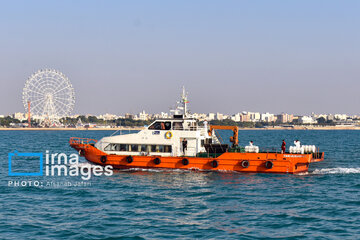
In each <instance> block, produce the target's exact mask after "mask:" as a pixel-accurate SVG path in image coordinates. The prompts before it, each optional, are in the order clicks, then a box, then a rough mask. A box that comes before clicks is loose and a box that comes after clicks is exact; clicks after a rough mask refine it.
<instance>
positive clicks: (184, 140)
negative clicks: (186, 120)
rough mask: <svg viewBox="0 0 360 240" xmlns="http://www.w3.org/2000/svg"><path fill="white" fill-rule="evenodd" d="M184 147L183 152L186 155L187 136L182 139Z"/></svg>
mask: <svg viewBox="0 0 360 240" xmlns="http://www.w3.org/2000/svg"><path fill="white" fill-rule="evenodd" d="M182 147H183V153H184V156H185V151H186V150H187V140H186V138H184V139H183V140H182Z"/></svg>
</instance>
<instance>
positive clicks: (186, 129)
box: [172, 126, 205, 131]
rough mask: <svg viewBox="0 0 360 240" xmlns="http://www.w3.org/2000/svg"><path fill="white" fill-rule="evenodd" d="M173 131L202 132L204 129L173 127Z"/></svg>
mask: <svg viewBox="0 0 360 240" xmlns="http://www.w3.org/2000/svg"><path fill="white" fill-rule="evenodd" d="M172 129H173V130H181V131H198V130H204V129H205V128H204V127H185V128H184V127H182V126H181V127H180V126H179V127H173V128H172Z"/></svg>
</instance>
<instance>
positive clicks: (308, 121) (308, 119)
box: [299, 116, 317, 124]
mask: <svg viewBox="0 0 360 240" xmlns="http://www.w3.org/2000/svg"><path fill="white" fill-rule="evenodd" d="M299 123H302V124H316V123H317V120H316V119H314V118H313V117H311V116H302V117H299Z"/></svg>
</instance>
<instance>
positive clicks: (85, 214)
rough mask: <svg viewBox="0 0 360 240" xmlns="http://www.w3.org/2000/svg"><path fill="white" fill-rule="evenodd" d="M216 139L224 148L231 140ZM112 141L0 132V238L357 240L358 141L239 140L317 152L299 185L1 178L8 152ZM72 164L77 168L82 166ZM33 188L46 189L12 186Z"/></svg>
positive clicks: (356, 137) (187, 175) (281, 133)
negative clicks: (319, 158) (75, 141)
mask: <svg viewBox="0 0 360 240" xmlns="http://www.w3.org/2000/svg"><path fill="white" fill-rule="evenodd" d="M220 133H221V135H222V139H224V140H225V141H227V140H228V138H229V137H230V133H229V132H226V131H223V132H220ZM110 134H111V132H110V131H0V139H1V142H0V157H1V165H0V166H1V176H0V178H1V186H0V193H1V201H0V204H1V210H0V238H1V239H170V238H180V239H272V238H276V239H278V238H283V239H360V192H359V191H360V131H351V130H334V131H325V130H321V131H316V130H249V131H240V132H239V139H240V145H242V146H245V145H247V144H248V142H249V141H251V140H252V141H254V145H257V146H259V147H260V148H263V149H275V150H278V151H280V148H281V142H282V139H285V141H286V142H287V147H289V146H291V145H293V141H294V140H296V139H299V140H300V141H301V143H302V144H305V145H316V146H317V147H319V148H320V151H324V152H325V160H324V161H323V162H319V163H313V164H311V166H310V169H309V172H308V173H304V174H299V175H290V174H245V173H235V172H220V173H219V172H201V171H180V170H173V171H170V170H141V169H132V170H120V171H114V172H113V175H112V176H104V175H101V176H92V177H91V178H90V180H86V181H84V180H83V179H82V178H81V177H80V176H79V177H71V176H8V164H9V157H8V153H9V152H13V151H14V150H17V151H18V152H19V153H20V152H42V153H45V151H46V150H48V151H49V152H51V153H54V152H56V153H65V154H68V155H69V154H71V153H75V151H74V150H73V149H72V148H70V147H69V143H68V140H69V138H70V137H72V136H77V137H89V138H96V139H99V138H101V137H103V136H107V135H110ZM16 161H19V162H18V165H16ZM16 161H15V160H14V161H13V162H12V164H14V168H13V170H14V171H18V172H20V171H22V172H26V171H28V172H30V171H37V170H38V169H37V168H36V167H34V164H33V163H34V162H36V161H35V160H34V161H33V160H27V161H26V162H24V160H21V159H20V160H19V159H17V160H16ZM79 161H80V162H79V164H78V165H79V167H84V166H88V165H90V164H89V163H88V162H86V160H85V159H84V158H80V160H79ZM19 163H20V166H19ZM35 165H36V164H35ZM90 167H91V165H90ZM10 181H12V182H14V181H18V182H19V186H14V185H11V184H10V183H9V182H10ZM36 181H37V182H39V183H42V184H48V183H49V184H48V185H45V186H44V185H43V186H34V185H31V184H30V185H29V184H26V185H24V186H22V185H21V184H20V183H22V182H26V183H28V182H32V184H34V182H36Z"/></svg>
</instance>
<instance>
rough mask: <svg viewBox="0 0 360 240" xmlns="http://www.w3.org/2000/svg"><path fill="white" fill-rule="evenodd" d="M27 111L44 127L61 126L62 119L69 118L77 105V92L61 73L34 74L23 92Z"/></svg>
mask: <svg viewBox="0 0 360 240" xmlns="http://www.w3.org/2000/svg"><path fill="white" fill-rule="evenodd" d="M23 104H24V107H25V110H26V111H29V112H30V110H31V115H32V116H33V117H34V116H36V117H38V118H39V119H40V120H41V124H42V125H47V126H53V125H59V124H60V121H59V119H60V118H61V117H65V116H68V115H69V114H70V113H71V112H72V110H73V108H74V104H75V91H74V88H73V87H72V85H71V83H70V81H69V79H68V78H67V77H66V76H65V75H64V74H63V73H61V72H59V71H56V70H53V69H43V70H39V71H37V72H35V73H34V74H32V75H31V76H30V77H29V78H28V79H27V81H26V83H25V87H24V90H23Z"/></svg>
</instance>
